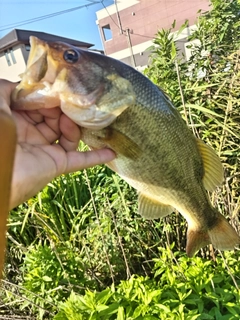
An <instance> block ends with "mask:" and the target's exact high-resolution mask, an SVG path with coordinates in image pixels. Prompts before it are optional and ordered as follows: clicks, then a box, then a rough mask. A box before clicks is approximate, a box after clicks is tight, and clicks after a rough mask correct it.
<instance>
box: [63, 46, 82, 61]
mask: <svg viewBox="0 0 240 320" xmlns="http://www.w3.org/2000/svg"><path fill="white" fill-rule="evenodd" d="M63 58H64V60H65V61H66V62H69V63H75V62H77V61H78V58H79V52H77V51H76V50H73V49H69V50H66V51H65V52H64V54H63Z"/></svg>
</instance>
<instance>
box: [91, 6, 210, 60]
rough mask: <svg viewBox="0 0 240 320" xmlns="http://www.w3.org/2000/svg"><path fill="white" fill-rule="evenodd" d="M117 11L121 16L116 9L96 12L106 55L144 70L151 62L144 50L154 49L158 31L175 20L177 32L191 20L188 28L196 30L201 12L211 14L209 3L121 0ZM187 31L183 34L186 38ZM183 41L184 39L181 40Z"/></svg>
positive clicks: (111, 8) (166, 27)
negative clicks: (108, 35) (107, 36)
mask: <svg viewBox="0 0 240 320" xmlns="http://www.w3.org/2000/svg"><path fill="white" fill-rule="evenodd" d="M117 7H118V13H119V14H117V13H116V11H117V10H116V6H115V5H112V6H109V7H107V10H106V9H102V10H100V11H98V12H97V18H98V20H97V23H98V25H99V31H100V35H101V38H102V42H103V46H104V50H105V54H106V55H109V56H112V57H114V58H117V59H121V60H122V61H124V62H126V61H128V62H127V63H129V64H132V65H133V63H134V61H133V59H135V64H136V65H137V66H141V65H142V64H144V63H146V59H148V55H149V53H147V52H145V50H146V49H147V48H148V47H150V46H151V45H152V39H153V38H154V36H155V35H156V33H157V31H158V30H159V29H162V28H164V29H168V28H170V27H171V25H172V23H173V21H174V20H176V26H175V29H174V31H176V30H178V29H179V27H180V26H181V25H182V24H183V23H184V22H185V21H186V19H188V20H189V26H190V27H191V26H193V25H194V24H195V23H196V17H197V12H198V10H199V9H201V10H203V11H206V10H209V0H160V1H159V0H139V1H137V0H128V1H126V0H118V1H117ZM113 21H114V22H113ZM119 21H120V23H119ZM108 25H109V26H110V29H111V32H112V39H111V40H105V39H104V32H103V30H104V26H108ZM121 28H122V30H121ZM188 31H189V30H185V31H184V32H185V37H186V36H187V34H186V33H187V32H188ZM180 38H182V39H183V37H182V36H180ZM182 47H183V48H184V43H183V44H182ZM139 54H141V57H139ZM144 55H145V58H144ZM137 60H138V61H139V62H138V61H137Z"/></svg>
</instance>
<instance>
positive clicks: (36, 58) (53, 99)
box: [11, 36, 60, 110]
mask: <svg viewBox="0 0 240 320" xmlns="http://www.w3.org/2000/svg"><path fill="white" fill-rule="evenodd" d="M30 45H31V49H30V53H29V57H28V61H27V66H26V70H25V72H24V73H23V74H22V75H20V78H21V82H20V83H19V85H17V87H16V88H15V89H14V91H13V93H12V96H11V100H12V104H11V107H12V109H13V110H23V109H28V110H30V109H31V110H33V109H39V108H48V107H49V108H50V107H51V108H53V107H56V106H59V104H60V100H59V98H58V97H57V95H56V94H54V93H52V92H51V87H52V84H53V83H54V81H55V79H56V76H57V72H56V71H57V67H58V66H57V61H54V60H53V59H52V57H51V55H49V54H48V53H49V46H48V44H47V43H46V42H44V41H42V40H40V39H38V38H36V37H34V36H31V37H30Z"/></svg>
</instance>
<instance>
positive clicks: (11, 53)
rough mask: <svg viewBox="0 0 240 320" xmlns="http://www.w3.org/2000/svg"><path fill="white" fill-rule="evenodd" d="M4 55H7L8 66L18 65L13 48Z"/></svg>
mask: <svg viewBox="0 0 240 320" xmlns="http://www.w3.org/2000/svg"><path fill="white" fill-rule="evenodd" d="M4 54H5V58H6V60H7V64H8V66H11V65H12V64H16V63H17V61H16V58H15V55H14V51H13V49H12V48H10V49H8V50H6V51H4Z"/></svg>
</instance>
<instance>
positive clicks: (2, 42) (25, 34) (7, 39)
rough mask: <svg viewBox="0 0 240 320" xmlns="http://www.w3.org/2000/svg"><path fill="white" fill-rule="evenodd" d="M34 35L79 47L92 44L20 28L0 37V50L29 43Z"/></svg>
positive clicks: (45, 39)
mask: <svg viewBox="0 0 240 320" xmlns="http://www.w3.org/2000/svg"><path fill="white" fill-rule="evenodd" d="M30 36H35V37H37V38H39V39H41V40H44V41H61V42H66V43H69V44H71V45H73V46H76V47H81V48H90V47H92V46H93V44H92V43H88V42H83V41H78V40H74V39H69V38H64V37H60V36H56V35H53V34H50V33H45V32H40V31H31V30H21V29H14V30H12V31H11V32H9V33H8V34H6V35H5V36H4V37H2V38H1V39H0V52H2V51H4V50H7V49H9V48H11V47H12V46H15V45H17V44H20V43H23V44H29V37H30Z"/></svg>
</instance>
